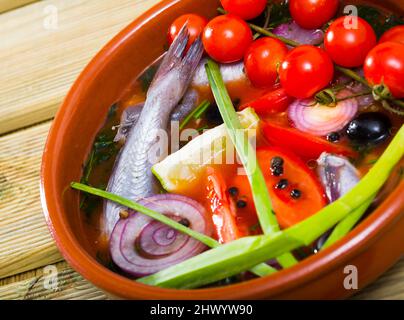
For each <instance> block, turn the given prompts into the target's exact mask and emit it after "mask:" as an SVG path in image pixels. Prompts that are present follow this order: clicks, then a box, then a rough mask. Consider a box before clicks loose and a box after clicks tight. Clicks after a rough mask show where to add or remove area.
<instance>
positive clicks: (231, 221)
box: [206, 167, 248, 243]
mask: <svg viewBox="0 0 404 320" xmlns="http://www.w3.org/2000/svg"><path fill="white" fill-rule="evenodd" d="M206 172H207V179H208V183H207V192H208V194H207V199H208V201H209V205H210V209H211V211H212V220H213V224H214V226H215V228H216V235H217V239H218V241H219V242H220V243H227V242H230V241H233V240H236V239H239V238H241V237H244V236H247V235H248V227H247V226H242V225H239V224H238V223H237V221H236V220H237V219H236V204H235V201H234V199H232V198H231V197H230V195H229V193H228V189H227V186H226V182H225V181H224V178H223V177H222V175H221V174H220V172H219V171H218V170H215V169H214V168H212V167H208V168H207V170H206Z"/></svg>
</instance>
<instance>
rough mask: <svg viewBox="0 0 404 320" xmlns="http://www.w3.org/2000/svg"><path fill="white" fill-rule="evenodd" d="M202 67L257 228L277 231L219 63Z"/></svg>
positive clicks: (288, 258) (286, 262)
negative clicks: (245, 178)
mask: <svg viewBox="0 0 404 320" xmlns="http://www.w3.org/2000/svg"><path fill="white" fill-rule="evenodd" d="M205 67H206V73H207V75H208V79H209V84H210V87H211V89H212V92H213V95H214V97H215V100H216V104H217V106H218V108H219V111H220V114H221V115H222V118H223V121H224V124H225V126H226V129H227V133H228V134H229V137H230V139H231V141H232V142H233V144H234V146H235V148H236V150H237V154H238V156H239V158H240V160H241V162H242V164H243V166H244V169H245V171H246V173H247V176H248V180H249V181H250V186H251V191H252V194H253V199H254V204H255V209H256V211H257V215H258V220H259V222H260V225H261V228H262V230H263V232H264V234H272V233H274V232H277V231H279V224H278V221H277V219H276V217H275V215H274V214H273V210H272V203H271V199H270V197H269V192H268V189H267V187H266V182H265V178H264V176H263V174H262V171H261V169H260V167H259V165H258V162H257V158H256V153H255V150H254V149H253V147H252V146H251V144H250V142H249V141H248V139H245V132H244V130H243V129H244V128H243V126H242V125H241V123H240V120H239V118H238V116H237V113H236V111H235V110H234V107H233V103H232V101H231V98H230V96H229V94H228V92H227V89H226V86H225V84H224V82H223V78H222V75H221V73H220V69H219V66H218V65H217V63H215V62H213V61H212V60H209V61H208V62H207V64H206V66H205ZM297 262H298V261H297V260H296V259H295V258H294V257H293V256H292V254H286V255H284V256H282V257H280V258H279V263H280V264H281V265H282V266H283V267H289V266H292V265H294V264H296V263H297Z"/></svg>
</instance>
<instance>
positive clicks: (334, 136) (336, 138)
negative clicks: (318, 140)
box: [327, 132, 341, 142]
mask: <svg viewBox="0 0 404 320" xmlns="http://www.w3.org/2000/svg"><path fill="white" fill-rule="evenodd" d="M340 139H341V135H340V134H339V133H338V132H331V133H330V134H329V135H328V136H327V140H328V141H330V142H338V141H339V140H340Z"/></svg>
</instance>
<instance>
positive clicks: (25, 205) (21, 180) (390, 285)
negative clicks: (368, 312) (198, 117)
mask: <svg viewBox="0 0 404 320" xmlns="http://www.w3.org/2000/svg"><path fill="white" fill-rule="evenodd" d="M158 1H159V0H69V1H66V0H45V1H38V2H35V1H32V0H21V1H17V0H15V1H14V0H0V12H3V13H2V14H0V84H1V85H0V299H107V295H106V294H105V293H103V292H102V291H100V290H98V289H97V288H95V287H94V286H93V285H92V284H90V283H88V282H86V281H85V280H84V279H83V278H82V277H81V276H80V275H78V274H77V273H76V272H75V271H73V270H72V269H71V268H70V267H69V266H68V265H67V263H66V262H64V261H63V259H62V257H61V256H60V254H59V252H58V250H57V248H56V246H55V245H54V242H53V240H52V239H51V237H50V234H49V232H48V230H47V227H46V225H45V221H44V218H43V216H42V210H41V206H40V201H39V168H40V161H41V155H42V150H43V146H44V143H45V140H46V135H47V132H48V130H49V127H50V124H51V119H52V117H53V116H54V113H55V111H56V109H57V107H58V106H59V105H60V103H61V101H62V99H63V97H64V96H65V94H66V92H67V91H68V89H69V87H70V86H71V84H72V82H73V81H74V79H75V78H76V77H77V75H78V74H79V72H80V71H81V70H82V69H83V67H84V66H85V65H86V64H87V63H88V61H89V60H90V59H91V57H92V56H94V54H95V53H96V52H97V51H99V49H101V48H102V46H103V45H104V44H105V43H106V42H107V41H108V40H109V39H111V38H112V37H113V36H114V35H115V34H116V33H117V32H118V31H120V30H121V29H122V28H123V27H124V26H125V25H127V24H128V23H129V22H131V21H132V20H133V19H134V18H136V16H138V15H139V14H141V13H142V12H144V11H145V10H147V9H148V8H150V7H151V6H152V5H154V4H155V3H157V2H158ZM31 2H34V3H31ZM29 3H31V4H29ZM23 5H25V6H23ZM21 6H22V7H21ZM11 9H12V10H11ZM55 12H56V16H57V19H56V20H57V24H56V25H52V22H54V20H52V19H54V17H55V16H52V15H54V14H55ZM50 17H51V18H52V19H51V20H49V19H50ZM49 23H50V24H49ZM47 265H54V266H55V267H56V268H57V271H58V287H57V289H56V290H53V289H45V287H46V286H44V281H45V280H46V275H44V267H45V266H47ZM402 279H404V259H403V260H402V261H401V262H400V263H399V264H397V265H396V266H395V267H394V268H393V269H392V270H390V271H389V272H388V273H386V274H385V275H384V276H383V277H382V278H381V279H380V280H379V281H377V282H376V283H375V284H373V285H372V286H370V287H369V288H368V289H366V290H364V291H363V292H361V293H360V294H359V295H358V296H357V297H356V298H358V299H359V298H360V299H387V298H396V299H404V284H403V281H402Z"/></svg>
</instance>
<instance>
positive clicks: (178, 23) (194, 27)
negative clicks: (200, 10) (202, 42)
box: [168, 13, 208, 48]
mask: <svg viewBox="0 0 404 320" xmlns="http://www.w3.org/2000/svg"><path fill="white" fill-rule="evenodd" d="M185 23H188V25H187V28H188V32H189V42H188V48H189V47H190V46H191V44H192V43H193V42H194V41H195V40H196V39H197V38H198V37H199V36H200V35H201V34H202V32H203V30H204V29H205V27H206V25H207V24H208V20H207V19H206V18H205V17H202V16H199V15H197V14H192V13H190V14H184V15H182V16H180V17H179V18H177V19H176V20H175V21H174V22H173V23H172V24H171V26H170V29H168V43H169V44H171V43H173V41H174V39H175V38H176V37H177V36H178V34H179V32H180V31H181V29H182V27H183V26H184V24H185Z"/></svg>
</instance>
